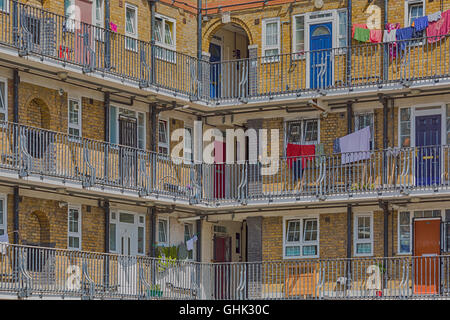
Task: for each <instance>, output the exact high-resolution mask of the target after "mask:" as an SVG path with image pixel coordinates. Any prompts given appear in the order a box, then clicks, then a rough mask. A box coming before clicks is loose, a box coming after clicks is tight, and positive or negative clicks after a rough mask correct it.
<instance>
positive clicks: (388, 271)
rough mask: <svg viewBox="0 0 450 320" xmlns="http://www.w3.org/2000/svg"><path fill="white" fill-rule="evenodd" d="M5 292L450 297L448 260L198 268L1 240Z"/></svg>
mask: <svg viewBox="0 0 450 320" xmlns="http://www.w3.org/2000/svg"><path fill="white" fill-rule="evenodd" d="M0 246H1V254H2V259H1V261H0V269H1V273H0V295H1V296H2V297H3V298H6V297H8V296H9V297H14V296H16V297H20V298H34V297H40V298H41V299H45V298H49V297H51V298H52V299H55V298H58V297H60V298H63V299H71V298H75V299H80V298H81V299H155V300H156V299H165V300H167V299H183V300H187V299H192V300H200V299H202V300H203V299H208V300H225V299H226V300H229V299H231V300H251V299H258V300H260V299H264V300H269V299H271V300H272V299H277V300H281V299H283V300H300V299H301V300H305V299H321V300H325V299H449V297H450V295H449V294H450V279H449V273H448V271H449V266H450V257H449V256H442V255H439V256H432V257H428V256H427V257H425V256H423V257H389V258H352V259H314V260H297V261H265V262H238V263H236V262H235V263H199V262H192V261H187V260H177V259H174V260H170V261H169V260H165V259H157V258H150V257H143V256H139V257H137V256H123V255H116V254H106V253H95V252H82V251H70V250H64V249H50V248H40V247H30V246H23V245H13V244H6V243H2V244H0Z"/></svg>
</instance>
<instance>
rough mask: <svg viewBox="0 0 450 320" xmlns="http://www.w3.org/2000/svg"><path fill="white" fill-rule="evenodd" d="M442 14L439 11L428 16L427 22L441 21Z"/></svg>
mask: <svg viewBox="0 0 450 320" xmlns="http://www.w3.org/2000/svg"><path fill="white" fill-rule="evenodd" d="M441 16H442V13H441V11H438V12H435V13H432V14H429V15H428V22H435V21H438V20H439V19H441Z"/></svg>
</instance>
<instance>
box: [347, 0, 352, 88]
mask: <svg viewBox="0 0 450 320" xmlns="http://www.w3.org/2000/svg"><path fill="white" fill-rule="evenodd" d="M347 23H348V26H347V39H348V43H347V83H348V85H349V86H351V83H352V81H351V79H352V0H347Z"/></svg>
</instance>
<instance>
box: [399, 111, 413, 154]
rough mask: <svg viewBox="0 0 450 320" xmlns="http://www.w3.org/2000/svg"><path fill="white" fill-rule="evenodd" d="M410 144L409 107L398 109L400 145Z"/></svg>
mask: <svg viewBox="0 0 450 320" xmlns="http://www.w3.org/2000/svg"><path fill="white" fill-rule="evenodd" d="M410 146H411V108H403V109H400V147H410Z"/></svg>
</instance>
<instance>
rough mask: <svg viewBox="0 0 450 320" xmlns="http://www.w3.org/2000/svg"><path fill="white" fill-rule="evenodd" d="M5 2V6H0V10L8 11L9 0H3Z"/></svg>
mask: <svg viewBox="0 0 450 320" xmlns="http://www.w3.org/2000/svg"><path fill="white" fill-rule="evenodd" d="M3 1H4V3H5V4H6V6H5V8H0V12H4V13H9V0H3Z"/></svg>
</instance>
